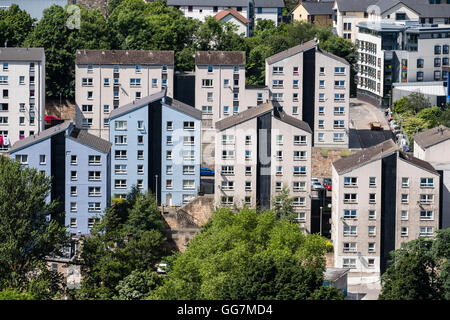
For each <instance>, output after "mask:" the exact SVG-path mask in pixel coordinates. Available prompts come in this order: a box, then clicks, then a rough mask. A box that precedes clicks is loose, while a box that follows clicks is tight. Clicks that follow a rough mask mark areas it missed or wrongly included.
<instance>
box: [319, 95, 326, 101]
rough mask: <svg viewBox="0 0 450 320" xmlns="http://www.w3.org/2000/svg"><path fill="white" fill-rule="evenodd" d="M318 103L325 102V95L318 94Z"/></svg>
mask: <svg viewBox="0 0 450 320" xmlns="http://www.w3.org/2000/svg"><path fill="white" fill-rule="evenodd" d="M319 101H320V102H323V101H325V93H319Z"/></svg>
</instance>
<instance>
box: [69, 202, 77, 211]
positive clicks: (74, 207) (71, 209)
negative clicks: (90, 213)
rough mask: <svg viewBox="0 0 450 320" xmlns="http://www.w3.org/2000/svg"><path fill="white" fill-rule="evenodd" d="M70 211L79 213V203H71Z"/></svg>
mask: <svg viewBox="0 0 450 320" xmlns="http://www.w3.org/2000/svg"><path fill="white" fill-rule="evenodd" d="M70 211H77V203H76V202H71V203H70Z"/></svg>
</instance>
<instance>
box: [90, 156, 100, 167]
mask: <svg viewBox="0 0 450 320" xmlns="http://www.w3.org/2000/svg"><path fill="white" fill-rule="evenodd" d="M88 159H89V165H99V164H101V156H99V155H90V156H89V158H88Z"/></svg>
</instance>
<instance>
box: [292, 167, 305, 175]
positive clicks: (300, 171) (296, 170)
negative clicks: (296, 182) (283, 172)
mask: <svg viewBox="0 0 450 320" xmlns="http://www.w3.org/2000/svg"><path fill="white" fill-rule="evenodd" d="M304 175H306V167H297V166H294V176H304Z"/></svg>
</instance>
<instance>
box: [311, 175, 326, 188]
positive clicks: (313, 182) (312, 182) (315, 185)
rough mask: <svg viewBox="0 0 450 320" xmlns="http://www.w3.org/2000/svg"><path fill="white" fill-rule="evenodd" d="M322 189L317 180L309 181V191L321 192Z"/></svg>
mask: <svg viewBox="0 0 450 320" xmlns="http://www.w3.org/2000/svg"><path fill="white" fill-rule="evenodd" d="M321 189H323V186H322V183H320V181H319V180H318V179H317V178H312V179H311V190H321Z"/></svg>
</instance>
